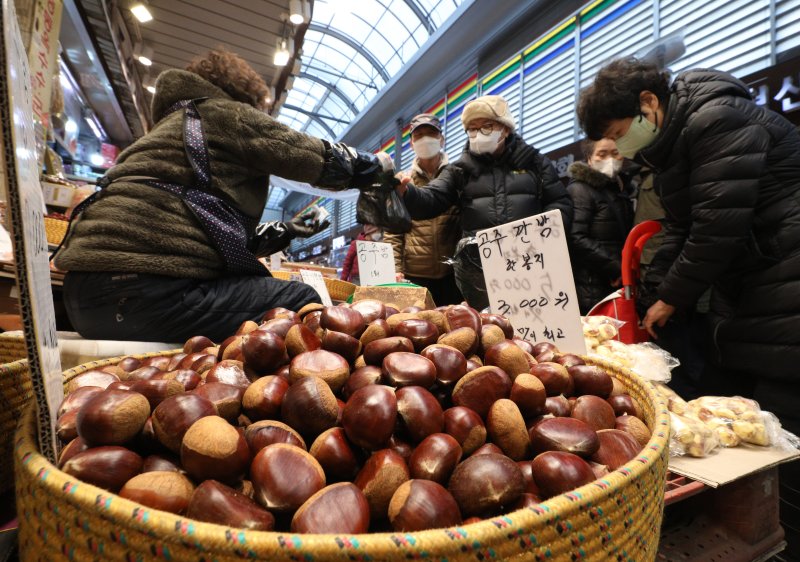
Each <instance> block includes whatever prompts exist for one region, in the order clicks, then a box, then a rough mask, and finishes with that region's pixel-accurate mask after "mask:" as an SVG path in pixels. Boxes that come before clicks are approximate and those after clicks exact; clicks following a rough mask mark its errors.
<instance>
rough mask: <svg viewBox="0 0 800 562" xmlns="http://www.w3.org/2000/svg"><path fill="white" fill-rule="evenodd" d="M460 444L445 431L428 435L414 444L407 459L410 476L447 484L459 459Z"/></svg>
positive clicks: (460, 452)
mask: <svg viewBox="0 0 800 562" xmlns="http://www.w3.org/2000/svg"><path fill="white" fill-rule="evenodd" d="M461 455H462V451H461V446H460V445H459V444H458V441H456V440H455V438H454V437H452V436H451V435H448V434H447V433H434V434H433V435H429V436H428V437H426V438H425V439H423V440H422V442H421V443H420V444H419V445H417V446H416V448H415V449H414V452H413V453H411V458H410V459H408V470H409V472H410V474H411V478H421V479H423V480H432V481H434V482H438V483H439V484H442V485H444V484H447V481H448V480H449V479H450V475H451V474H452V473H453V470H454V469H455V467H456V465H457V464H458V461H459V460H461Z"/></svg>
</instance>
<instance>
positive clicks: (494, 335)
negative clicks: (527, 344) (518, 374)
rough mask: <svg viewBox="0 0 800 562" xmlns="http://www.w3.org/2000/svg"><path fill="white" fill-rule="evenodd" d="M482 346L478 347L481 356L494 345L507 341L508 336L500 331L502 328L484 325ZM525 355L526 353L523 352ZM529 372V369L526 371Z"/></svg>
mask: <svg viewBox="0 0 800 562" xmlns="http://www.w3.org/2000/svg"><path fill="white" fill-rule="evenodd" d="M479 336H480V345H479V346H478V351H479V352H480V353H481V355H483V354H485V353H486V350H488V349H489V348H491V347H492V346H493V345H497V344H498V343H501V342H503V341H506V335H505V334H504V333H503V330H502V329H500V326H495V325H493V324H490V325H488V326H487V325H486V324H484V325H483V326H481V331H480V334H479ZM523 353H524V352H523ZM525 371H526V372H527V369H525Z"/></svg>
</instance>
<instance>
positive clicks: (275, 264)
mask: <svg viewBox="0 0 800 562" xmlns="http://www.w3.org/2000/svg"><path fill="white" fill-rule="evenodd" d="M284 257H285V256H284V254H283V252H276V253H274V254H271V255H270V256H269V270H270V271H278V270H279V269H280V268H281V264H282V262H283V258H284Z"/></svg>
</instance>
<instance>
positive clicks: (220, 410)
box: [194, 382, 245, 423]
mask: <svg viewBox="0 0 800 562" xmlns="http://www.w3.org/2000/svg"><path fill="white" fill-rule="evenodd" d="M244 393H245V390H244V389H243V388H242V387H241V386H234V385H232V384H225V383H222V382H207V383H206V384H204V385H202V386H198V387H197V388H196V389H195V390H194V394H196V395H198V396H202V397H203V398H206V399H208V400H209V401H210V402H211V403H212V404H214V409H216V411H217V415H218V416H220V417H223V418H225V419H226V420H228V421H229V422H230V423H234V422H235V421H236V420H237V418H238V417H239V415H240V414H241V413H242V397H243V396H244Z"/></svg>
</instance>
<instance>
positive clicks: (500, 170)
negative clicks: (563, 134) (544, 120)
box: [397, 96, 572, 310]
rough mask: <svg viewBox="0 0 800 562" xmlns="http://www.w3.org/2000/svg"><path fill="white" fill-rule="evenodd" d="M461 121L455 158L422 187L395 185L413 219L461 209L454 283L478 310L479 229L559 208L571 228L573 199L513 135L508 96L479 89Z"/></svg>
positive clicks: (481, 295)
mask: <svg viewBox="0 0 800 562" xmlns="http://www.w3.org/2000/svg"><path fill="white" fill-rule="evenodd" d="M461 122H462V123H463V125H464V129H465V130H466V131H467V135H468V136H469V141H468V142H467V145H466V146H465V147H464V151H463V152H462V153H461V157H460V158H459V160H458V161H457V162H455V163H454V164H451V165H449V166H447V167H446V168H445V169H444V170H442V172H441V173H440V174H439V176H438V177H437V178H436V179H435V180H433V181H431V182H430V183H429V184H428V185H427V187H425V188H422V189H420V188H417V187H415V186H413V185H411V184H409V183H408V179H407V178H406V179H404V180H403V182H402V183H401V185H400V186H399V187H398V188H397V190H398V193H400V195H401V196H403V198H404V202H405V204H406V207H407V208H408V210H409V213H410V214H411V218H412V219H414V220H420V219H429V218H433V217H436V216H438V215H440V214H441V213H443V212H445V211H446V210H447V209H450V208H451V207H453V206H454V205H455V206H456V207H458V209H459V210H460V212H461V240H459V242H458V245H457V246H456V252H455V256H454V258H453V269H454V271H455V277H456V284H457V285H458V288H459V290H460V291H461V294H462V295H463V296H464V298H465V300H466V301H467V302H468V303H469V304H470V306H472V307H473V308H476V309H478V310H482V309H484V308H486V307H487V306H488V305H489V297H488V294H487V292H486V283H485V280H484V277H483V268H482V266H481V260H480V255H479V253H478V244H477V242H476V241H475V233H476V232H477V231H478V230H483V229H486V228H490V227H492V226H498V225H501V224H505V223H507V222H512V221H515V220H518V219H521V218H525V217H529V216H531V215H536V214H538V213H543V212H545V211H550V210H554V209H558V210H560V211H561V216H562V219H563V221H564V227H565V228H566V229H567V231H569V228H570V223H571V222H572V201H571V200H570V198H569V195H567V190H566V189H565V188H564V184H563V183H561V180H559V179H558V174H557V173H556V170H555V168H554V167H553V164H552V163H551V162H550V160H548V159H547V158H546V157H545V156H543V155H542V154H540V153H539V151H538V150H536V148H534V147H532V146H531V145H529V144H527V143H526V142H525V141H524V140H523V139H522V137H521V136H519V135H518V134H516V123H515V121H514V117H513V115H512V114H511V110H510V109H509V107H508V102H506V100H504V99H503V98H502V97H500V96H481V97H479V98H477V99H475V100H472V101H471V102H469V103H468V104H466V105H465V106H464V110H463V111H462V113H461Z"/></svg>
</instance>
